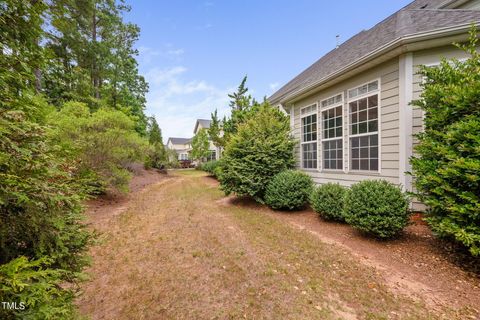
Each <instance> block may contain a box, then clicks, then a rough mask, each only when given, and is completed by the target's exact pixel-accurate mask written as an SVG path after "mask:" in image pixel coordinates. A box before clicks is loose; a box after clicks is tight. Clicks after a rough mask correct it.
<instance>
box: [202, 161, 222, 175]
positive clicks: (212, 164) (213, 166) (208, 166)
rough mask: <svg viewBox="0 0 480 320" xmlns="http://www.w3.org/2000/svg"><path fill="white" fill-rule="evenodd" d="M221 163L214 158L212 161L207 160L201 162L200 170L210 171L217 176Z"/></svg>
mask: <svg viewBox="0 0 480 320" xmlns="http://www.w3.org/2000/svg"><path fill="white" fill-rule="evenodd" d="M219 165H220V162H219V161H217V160H212V161H208V162H205V163H201V164H200V165H199V169H200V170H203V171H205V172H208V173H210V174H211V175H212V176H214V177H216V176H217V174H216V173H217V172H218V171H217V168H218V167H219Z"/></svg>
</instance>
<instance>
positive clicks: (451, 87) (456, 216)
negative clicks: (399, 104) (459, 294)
mask: <svg viewBox="0 0 480 320" xmlns="http://www.w3.org/2000/svg"><path fill="white" fill-rule="evenodd" d="M477 41H478V40H477V34H476V31H475V29H474V28H473V29H472V31H471V36H470V41H469V43H468V44H467V45H465V46H459V47H460V48H462V49H463V50H464V51H465V52H467V53H468V54H469V56H470V57H469V59H468V60H466V61H462V62H460V61H457V60H443V61H442V62H441V64H440V65H439V66H436V67H422V68H421V70H420V74H421V75H422V76H423V77H424V78H425V81H424V82H423V83H422V87H423V93H422V95H421V98H420V100H418V101H414V102H413V104H414V105H416V106H419V107H420V108H421V109H422V110H423V111H424V112H425V122H424V124H425V125H424V132H423V133H421V134H419V135H417V138H418V141H419V143H418V145H417V146H416V148H415V151H416V155H415V156H414V157H413V158H412V160H411V163H412V169H413V175H414V184H415V188H416V190H417V194H416V196H417V197H418V199H419V200H421V201H422V202H423V203H425V204H426V205H427V206H428V207H429V209H428V219H427V221H428V223H429V224H430V226H431V228H432V230H433V231H434V232H435V233H436V234H437V235H439V236H441V237H445V238H449V239H453V240H455V241H456V242H458V243H460V244H462V245H464V246H465V247H466V248H468V249H469V250H470V252H471V254H472V255H475V256H478V255H480V174H479V173H480V55H479V53H478V52H477V49H476V47H477Z"/></svg>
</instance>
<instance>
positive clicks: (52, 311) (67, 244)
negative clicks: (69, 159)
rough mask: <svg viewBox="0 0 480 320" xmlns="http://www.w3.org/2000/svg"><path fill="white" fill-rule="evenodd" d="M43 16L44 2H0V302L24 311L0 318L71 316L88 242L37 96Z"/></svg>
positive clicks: (78, 194) (76, 196)
mask: <svg viewBox="0 0 480 320" xmlns="http://www.w3.org/2000/svg"><path fill="white" fill-rule="evenodd" d="M46 10H47V7H46V5H45V4H44V2H42V1H15V0H6V1H3V2H2V3H1V4H0V44H1V50H0V87H1V88H2V90H0V128H1V129H0V301H24V302H26V311H25V312H23V313H21V312H22V311H18V310H8V309H5V308H0V318H1V319H16V318H30V319H45V318H51V319H53V318H68V317H71V316H72V315H73V312H74V311H73V310H74V307H73V304H72V299H73V297H74V284H75V283H76V282H77V281H78V280H79V276H80V274H79V272H80V271H81V270H82V268H83V267H84V266H85V264H86V259H85V250H86V246H87V244H88V243H89V241H90V240H89V239H90V236H89V233H88V232H87V231H86V229H85V226H84V225H83V223H82V215H81V210H82V207H81V203H80V200H82V198H83V197H84V194H83V193H82V190H81V189H78V188H77V185H76V184H75V182H74V181H72V177H71V175H70V173H71V171H70V168H69V166H68V165H66V163H65V161H63V159H59V158H57V157H56V152H55V148H57V146H55V145H52V144H51V143H50V141H49V139H48V136H47V134H46V132H47V131H48V128H47V127H46V125H45V121H46V115H47V114H48V113H49V112H50V110H51V108H50V107H49V105H48V104H47V103H46V102H45V101H44V99H43V98H42V97H40V96H39V95H37V91H38V90H39V89H41V88H40V87H39V83H38V80H39V79H38V77H39V75H40V74H39V72H38V70H41V69H42V68H43V66H44V61H45V51H44V49H43V48H42V47H41V46H40V45H39V44H40V42H41V41H40V39H41V38H42V35H43V30H42V25H43V24H44V20H43V17H44V15H45V13H46ZM66 282H70V285H69V286H65V285H62V284H65V283H66Z"/></svg>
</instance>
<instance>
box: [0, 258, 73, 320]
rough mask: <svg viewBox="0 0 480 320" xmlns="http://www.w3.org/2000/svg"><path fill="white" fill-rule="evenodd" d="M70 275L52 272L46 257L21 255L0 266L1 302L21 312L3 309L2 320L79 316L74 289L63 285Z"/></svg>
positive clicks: (0, 310) (58, 270)
mask: <svg viewBox="0 0 480 320" xmlns="http://www.w3.org/2000/svg"><path fill="white" fill-rule="evenodd" d="M66 274H67V272H65V270H61V269H52V268H51V262H50V261H49V260H48V259H47V258H45V257H44V258H41V259H38V260H31V261H29V260H28V259H27V258H26V257H24V256H21V257H19V258H16V259H14V260H11V261H10V262H8V263H6V264H3V265H0V301H5V302H15V303H16V306H17V308H21V309H19V310H9V309H7V308H3V307H2V308H0V318H1V319H5V320H9V319H39V320H42V319H71V318H74V316H75V315H76V310H75V308H74V305H73V298H74V296H75V295H74V291H73V288H71V289H66V288H63V287H62V283H63V281H64V279H65V277H66Z"/></svg>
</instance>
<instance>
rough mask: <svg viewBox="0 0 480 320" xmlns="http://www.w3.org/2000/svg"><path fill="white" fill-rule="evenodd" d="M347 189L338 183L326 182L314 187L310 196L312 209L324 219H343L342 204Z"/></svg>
mask: <svg viewBox="0 0 480 320" xmlns="http://www.w3.org/2000/svg"><path fill="white" fill-rule="evenodd" d="M346 193H347V189H346V188H345V187H343V186H341V185H339V184H338V183H326V184H322V185H320V186H318V187H316V188H315V190H314V191H313V192H312V194H311V196H310V205H311V206H312V208H313V210H315V212H317V213H318V214H320V216H322V217H323V218H325V219H328V220H336V221H345V217H344V212H343V206H344V202H345V194H346Z"/></svg>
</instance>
